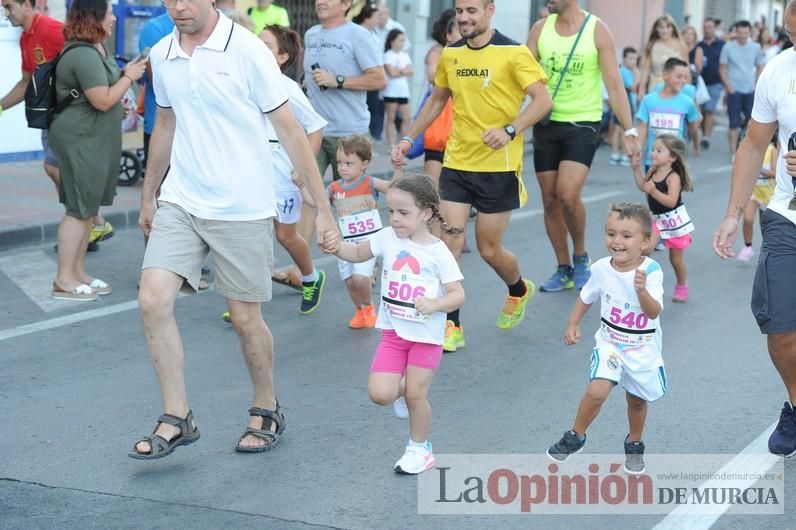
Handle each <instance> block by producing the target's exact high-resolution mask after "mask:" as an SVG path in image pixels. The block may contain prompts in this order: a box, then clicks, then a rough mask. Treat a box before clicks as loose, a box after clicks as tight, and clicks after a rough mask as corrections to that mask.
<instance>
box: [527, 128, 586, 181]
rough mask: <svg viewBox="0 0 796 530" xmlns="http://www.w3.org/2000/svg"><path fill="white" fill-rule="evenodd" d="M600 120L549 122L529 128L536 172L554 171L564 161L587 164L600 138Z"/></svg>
mask: <svg viewBox="0 0 796 530" xmlns="http://www.w3.org/2000/svg"><path fill="white" fill-rule="evenodd" d="M599 130H600V122H598V121H579V122H560V121H551V122H550V123H548V124H547V125H536V126H535V127H534V128H533V166H534V169H535V170H536V172H537V173H540V172H542V171H558V166H559V164H561V162H563V161H564V160H569V161H571V162H579V163H581V164H583V165H584V166H586V167H591V163H592V160H594V153H596V152H597V147H598V146H599V141H600V135H599Z"/></svg>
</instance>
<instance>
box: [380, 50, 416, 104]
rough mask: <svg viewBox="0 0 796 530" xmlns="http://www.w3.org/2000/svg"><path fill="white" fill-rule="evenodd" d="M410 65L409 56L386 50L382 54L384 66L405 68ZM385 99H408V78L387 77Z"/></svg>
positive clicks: (404, 53) (402, 52)
mask: <svg viewBox="0 0 796 530" xmlns="http://www.w3.org/2000/svg"><path fill="white" fill-rule="evenodd" d="M410 64H412V59H411V58H410V57H409V54H408V53H406V52H404V51H400V52H394V51H392V50H388V51H386V52H384V65H385V66H391V67H393V68H397V69H401V68H406V67H407V66H409V65H410ZM384 97H385V98H408V97H409V78H408V77H406V76H401V77H390V76H389V75H388V76H387V88H385V89H384Z"/></svg>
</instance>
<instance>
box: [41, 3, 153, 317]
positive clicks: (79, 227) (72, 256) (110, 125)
mask: <svg viewBox="0 0 796 530" xmlns="http://www.w3.org/2000/svg"><path fill="white" fill-rule="evenodd" d="M115 22H116V17H115V16H113V11H112V10H111V5H110V2H108V1H107V0H75V1H74V2H73V4H72V9H70V11H69V15H68V16H67V20H66V24H65V25H64V36H65V37H66V41H67V42H66V44H65V45H64V51H63V52H62V53H63V57H62V59H61V60H60V61H59V62H58V67H57V68H56V72H55V77H56V82H55V89H56V94H57V97H58V100H59V101H60V100H62V99H64V98H67V97H70V93H72V94H79V96H78V97H77V99H75V100H74V101H73V102H72V103H71V104H70V105H69V106H68V107H67V108H66V109H65V110H64V111H63V112H61V114H59V115H57V116H56V117H55V119H54V120H53V122H52V124H51V125H50V130H49V139H50V146H51V147H52V149H53V151H54V152H55V155H56V156H57V157H58V160H59V162H60V165H61V186H60V190H59V194H60V200H61V202H62V203H63V204H64V206H65V208H66V214H65V215H64V218H63V220H62V221H61V224H60V225H59V226H58V273H57V275H56V277H55V281H53V290H52V297H53V298H55V299H59V300H79V301H84V300H96V299H97V296H98V295H103V294H109V293H110V292H111V287H110V285H108V284H107V283H105V282H103V281H102V280H100V279H98V278H93V277H92V276H89V275H88V274H87V273H86V270H85V258H86V247H87V245H88V238H89V233H90V231H91V218H92V217H93V216H95V215H97V213H98V212H99V207H100V205H102V206H108V205H110V204H112V203H113V197H114V195H115V194H116V177H117V176H118V174H119V160H120V158H121V149H122V134H121V121H122V116H123V113H124V111H123V109H122V106H121V104H120V103H119V102H120V100H121V98H122V96H123V95H124V94H125V93H126V92H127V89H128V88H130V86H132V85H133V83H135V81H137V80H138V79H140V78H141V76H142V75H143V73H144V69H145V67H146V60H140V61H133V62H131V63H128V64H127V66H126V67H125V69H124V72H120V71H119V68H118V67H117V66H116V63H115V62H114V59H113V57H112V56H109V55H108V52H107V50H106V49H105V47H104V46H103V45H102V42H103V41H104V40H105V39H106V38H107V37H108V36H109V35H110V33H111V30H112V28H113V24H114V23H115ZM80 43H89V44H91V45H92V46H80V45H78V46H75V45H76V44H80ZM73 91H75V92H73Z"/></svg>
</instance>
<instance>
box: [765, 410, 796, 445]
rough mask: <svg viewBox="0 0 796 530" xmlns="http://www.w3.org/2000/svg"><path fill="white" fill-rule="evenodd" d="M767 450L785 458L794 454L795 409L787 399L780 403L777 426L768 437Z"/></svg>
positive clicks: (795, 432)
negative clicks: (782, 403) (780, 409)
mask: <svg viewBox="0 0 796 530" xmlns="http://www.w3.org/2000/svg"><path fill="white" fill-rule="evenodd" d="M768 450H769V451H770V452H771V453H773V454H775V455H782V456H784V457H785V458H790V457H791V456H793V455H796V410H795V409H794V408H793V405H791V404H790V403H789V402H787V401H786V402H785V404H784V405H782V412H781V413H780V415H779V423H777V428H776V429H774V432H772V433H771V436H770V437H769V439H768Z"/></svg>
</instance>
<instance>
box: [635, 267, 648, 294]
mask: <svg viewBox="0 0 796 530" xmlns="http://www.w3.org/2000/svg"><path fill="white" fill-rule="evenodd" d="M633 287H635V289H636V292H637V293H640V292H641V291H643V290H644V289H646V288H647V273H646V272H645V271H643V270H641V269H636V275H635V276H633Z"/></svg>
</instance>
